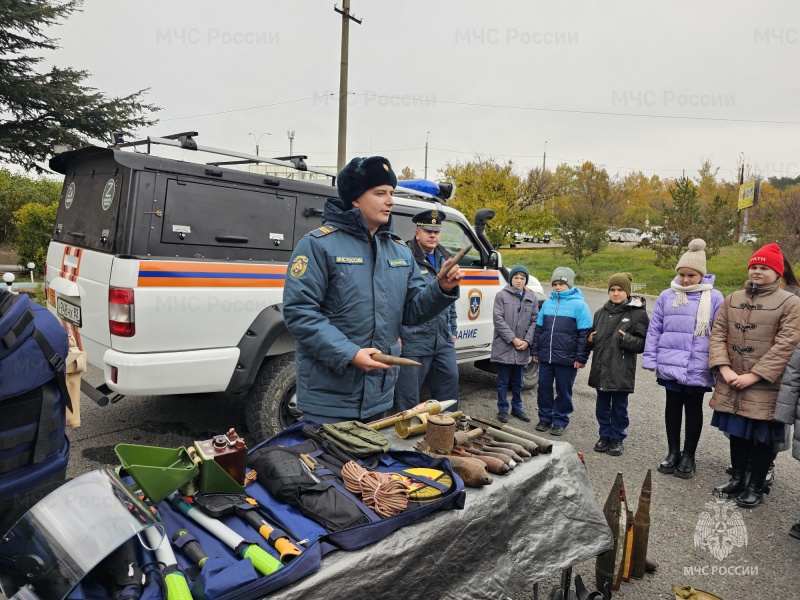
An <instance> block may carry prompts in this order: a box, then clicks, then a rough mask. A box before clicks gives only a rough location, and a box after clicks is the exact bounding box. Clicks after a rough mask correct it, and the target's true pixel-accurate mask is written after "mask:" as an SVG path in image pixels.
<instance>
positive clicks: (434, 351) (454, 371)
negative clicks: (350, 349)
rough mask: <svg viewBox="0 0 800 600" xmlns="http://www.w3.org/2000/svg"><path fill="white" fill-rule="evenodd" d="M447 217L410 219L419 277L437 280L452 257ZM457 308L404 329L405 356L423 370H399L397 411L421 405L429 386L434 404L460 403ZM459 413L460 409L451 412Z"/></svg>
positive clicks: (428, 214) (431, 213)
mask: <svg viewBox="0 0 800 600" xmlns="http://www.w3.org/2000/svg"><path fill="white" fill-rule="evenodd" d="M445 218H446V217H445V214H444V212H443V211H440V210H438V209H436V208H432V209H430V210H423V211H422V212H419V213H417V214H415V215H414V216H413V217H411V220H412V221H413V222H414V223H416V224H417V229H416V231H415V232H414V239H413V240H409V241H408V242H407V243H408V247H409V248H411V253H412V254H413V255H414V260H415V261H416V263H417V265H418V266H419V270H420V273H422V275H423V276H424V277H426V278H428V279H435V278H436V273H438V272H439V269H441V267H442V265H443V264H444V262H445V261H446V260H447V259H448V258H450V253H449V252H448V251H447V249H446V248H445V247H444V246H442V245H441V244H440V243H439V241H440V240H439V238H440V237H441V233H442V222H443V221H444V220H445ZM457 332H458V326H457V325H456V307H455V304H451V305H450V307H449V308H448V309H447V310H444V311H442V312H441V313H439V315H438V316H437V317H436V318H434V319H432V320H430V321H428V322H427V323H423V324H422V325H415V326H403V328H402V330H401V332H400V340H401V341H402V343H403V354H402V355H403V356H405V357H407V358H410V359H412V360H415V361H417V362H418V363H420V364H421V365H422V366H421V367H400V377H399V378H398V380H397V385H396V386H395V394H394V402H395V410H396V411H401V410H406V409H409V408H411V407H413V406H416V405H417V404H419V392H420V389H421V388H422V386H423V384H427V385H428V389H430V392H431V397H432V398H434V399H435V400H458V365H457V364H456V346H455V341H456V334H457ZM452 410H457V407H454V408H452Z"/></svg>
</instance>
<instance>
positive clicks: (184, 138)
mask: <svg viewBox="0 0 800 600" xmlns="http://www.w3.org/2000/svg"><path fill="white" fill-rule="evenodd" d="M198 135H199V134H198V133H197V132H196V131H183V132H181V133H172V134H170V135H164V136H161V137H153V136H147V138H145V139H143V140H137V141H135V142H123V141H120V142H119V143H117V144H110V145H109V146H108V147H109V148H114V149H116V150H118V149H120V148H128V147H136V146H145V145H146V146H147V154H150V150H151V146H152V145H161V146H172V147H173V148H183V149H184V150H194V151H198V152H208V153H209V154H218V155H220V156H228V157H231V158H235V159H237V160H229V161H213V162H209V163H206V164H207V165H209V166H214V167H218V166H226V165H247V164H258V163H265V164H269V165H276V166H279V167H286V168H288V169H296V170H297V171H305V172H308V173H317V174H319V175H324V176H325V177H330V178H331V185H335V183H336V176H337V173H331V172H330V171H324V170H322V169H314V168H311V167H309V166H308V165H307V164H306V162H305V159H307V158H308V156H306V155H304V154H295V155H292V156H281V157H279V158H265V157H263V156H258V155H255V154H248V153H247V152H237V151H234V150H225V149H224V148H214V147H212V146H203V145H200V144H198V143H197V142H195V140H194V138H195V137H197V136H198ZM395 191H396V192H397V193H399V194H402V195H403V196H405V197H410V198H417V199H419V200H423V201H427V202H434V203H441V204H447V201H446V199H445V198H442V197H439V196H434V195H432V194H429V193H426V192H423V191H421V190H416V189H412V188H406V187H403V186H402V185H398V186H397V188H396V189H395Z"/></svg>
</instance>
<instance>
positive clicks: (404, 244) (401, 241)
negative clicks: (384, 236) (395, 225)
mask: <svg viewBox="0 0 800 600" xmlns="http://www.w3.org/2000/svg"><path fill="white" fill-rule="evenodd" d="M389 239H390V240H392V241H393V242H396V243H398V244H400V245H401V246H405V247H406V248H408V244H406V243H405V242H404V241H403V240H401V239H400V238H399V237H397V236H396V235H394V234H392V235H391V236H390V237H389Z"/></svg>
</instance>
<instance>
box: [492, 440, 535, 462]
mask: <svg viewBox="0 0 800 600" xmlns="http://www.w3.org/2000/svg"><path fill="white" fill-rule="evenodd" d="M488 445H489V446H492V447H494V448H508V449H509V450H513V451H514V452H516V453H517V455H518V456H521V457H522V458H530V457H531V453H530V452H528V451H527V450H525V448H523V447H522V446H521V445H520V444H515V443H514V442H498V441H497V440H492V441H491V442H488ZM537 449H538V447H537Z"/></svg>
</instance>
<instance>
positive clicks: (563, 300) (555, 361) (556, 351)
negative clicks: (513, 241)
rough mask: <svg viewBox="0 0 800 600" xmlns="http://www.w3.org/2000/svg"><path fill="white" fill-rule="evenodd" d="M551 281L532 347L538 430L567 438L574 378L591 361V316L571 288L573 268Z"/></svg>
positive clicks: (580, 296)
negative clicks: (588, 340) (536, 376)
mask: <svg viewBox="0 0 800 600" xmlns="http://www.w3.org/2000/svg"><path fill="white" fill-rule="evenodd" d="M550 281H551V285H552V286H553V291H552V293H551V294H550V297H549V298H548V299H547V300H545V301H544V304H543V305H542V310H541V311H539V317H538V318H537V320H536V331H535V333H534V336H533V345H532V348H531V354H532V355H533V360H534V362H538V363H539V390H538V395H537V403H538V405H539V423H538V424H537V425H536V431H547V430H548V429H550V433H552V434H553V435H564V430H565V429H566V428H567V425H569V416H570V415H571V414H572V410H573V407H572V386H573V384H574V383H575V376H576V375H577V374H578V369H582V368H583V367H584V366H586V361H587V360H588V359H589V348H588V346H587V344H586V337H587V336H588V335H589V332H590V331H591V328H592V313H591V312H590V311H589V306H588V305H587V304H586V302H585V301H584V300H583V294H582V293H581V291H580V290H579V289H577V288H573V287H572V286H573V285H574V283H575V272H574V271H573V270H572V269H570V268H569V267H558V268H556V270H555V271H553V276H552V277H551V278H550ZM554 384H555V388H556V393H555V395H554V394H553V385H554ZM551 427H552V429H551Z"/></svg>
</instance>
